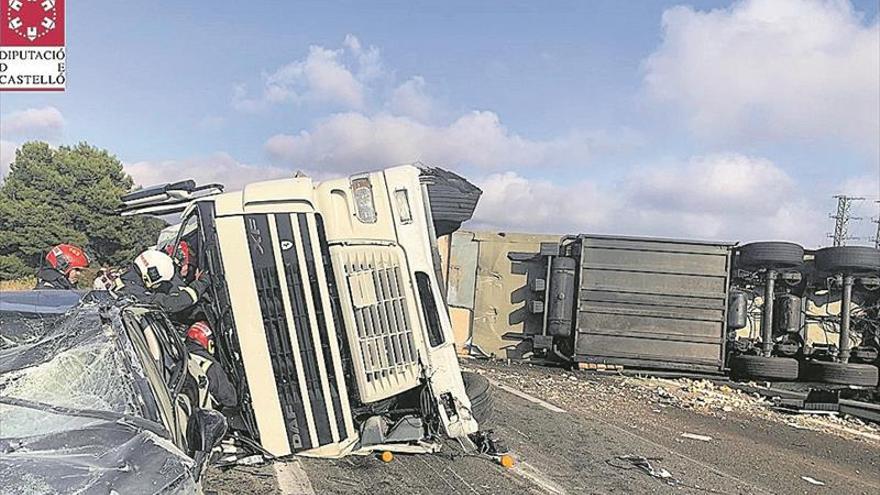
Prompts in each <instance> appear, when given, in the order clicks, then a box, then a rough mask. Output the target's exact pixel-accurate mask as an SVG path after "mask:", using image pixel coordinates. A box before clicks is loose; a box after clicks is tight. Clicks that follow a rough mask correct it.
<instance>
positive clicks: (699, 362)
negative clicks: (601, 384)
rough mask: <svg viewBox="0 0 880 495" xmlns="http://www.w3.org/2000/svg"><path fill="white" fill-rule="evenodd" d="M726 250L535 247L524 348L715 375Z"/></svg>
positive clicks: (648, 244)
mask: <svg viewBox="0 0 880 495" xmlns="http://www.w3.org/2000/svg"><path fill="white" fill-rule="evenodd" d="M733 246H734V245H733V244H732V243H710V242H699V241H687V240H673V239H660V238H647V237H624V236H601V235H579V236H569V237H565V238H563V240H562V242H560V243H559V244H544V245H542V249H541V252H540V253H539V254H540V256H541V257H542V258H543V260H544V265H545V267H546V268H545V276H544V277H542V278H537V279H536V280H537V281H536V282H535V283H534V286H533V287H534V288H536V289H543V290H536V291H534V292H535V295H536V296H537V297H536V300H535V302H534V303H532V306H533V309H534V310H536V311H539V312H540V313H542V323H543V324H542V326H541V332H540V334H535V335H532V336H531V337H530V338H531V340H532V342H533V346H534V348H535V349H536V350H539V351H540V350H545V349H550V350H551V351H552V352H553V354H555V355H561V356H565V357H567V358H569V359H571V360H572V361H573V362H575V363H593V364H612V365H621V366H627V367H635V368H653V369H667V370H681V371H696V372H703V373H721V372H723V370H724V364H725V354H726V342H727V338H726V336H727V320H728V298H729V291H730V284H729V280H730V268H731V259H732V252H733V251H732V248H733ZM514 259H515V260H516V259H517V257H516V256H514ZM536 303H537V304H536Z"/></svg>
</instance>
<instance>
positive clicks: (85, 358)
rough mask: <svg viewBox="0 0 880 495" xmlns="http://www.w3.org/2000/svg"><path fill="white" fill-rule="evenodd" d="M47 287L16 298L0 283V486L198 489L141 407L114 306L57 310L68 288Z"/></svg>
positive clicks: (141, 390)
mask: <svg viewBox="0 0 880 495" xmlns="http://www.w3.org/2000/svg"><path fill="white" fill-rule="evenodd" d="M54 292H56V293H58V294H59V299H58V300H52V299H51V298H49V299H48V300H46V299H45V298H46V297H48V296H49V295H48V294H44V295H42V296H40V304H39V305H36V306H35V305H32V304H28V298H27V297H26V296H24V295H23V296H22V297H21V298H18V299H15V301H16V302H15V303H14V304H23V305H24V306H28V307H25V308H21V306H19V307H11V305H12V304H13V298H6V293H4V297H3V299H4V303H9V304H4V306H3V307H2V308H0V316H2V318H0V323H2V325H3V333H4V337H6V339H5V340H4V342H3V344H2V345H0V418H2V420H0V495H5V494H7V493H8V494H13V493H14V494H19V493H53V494H55V493H76V494H92V493H95V494H102V495H106V494H128V493H138V494H140V493H146V494H160V493H163V494H164V493H172V494H175V493H198V492H199V488H198V484H197V482H196V480H195V479H194V474H193V472H192V468H193V461H192V459H191V458H190V457H188V456H186V455H185V453H184V452H182V451H181V450H180V449H179V448H178V447H177V446H175V445H174V444H173V443H172V442H171V441H169V440H167V439H166V436H167V435H168V433H167V431H166V430H165V429H164V427H163V426H161V425H160V424H158V423H156V422H155V421H154V420H151V419H147V417H146V416H144V415H143V414H145V411H147V410H150V407H149V406H150V404H153V403H154V402H153V401H154V399H152V398H150V397H151V396H149V395H148V394H149V393H150V392H149V391H148V390H146V389H145V385H144V384H143V382H144V380H145V379H144V378H143V370H142V369H141V367H140V364H139V362H138V361H137V359H136V358H135V357H134V352H133V350H132V348H131V343H130V342H129V341H128V340H127V337H126V334H125V332H124V330H123V326H122V321H121V318H120V314H121V313H120V312H121V309H120V308H119V307H117V306H107V305H101V304H98V303H94V302H84V303H79V304H77V305H76V306H74V307H73V308H72V309H70V310H69V311H67V312H66V313H64V314H63V315H60V316H59V315H56V314H55V313H54V311H53V308H56V307H63V306H64V305H66V304H68V303H69V302H70V300H71V299H73V298H72V297H69V296H70V294H65V293H64V292H63V291H54ZM30 302H32V301H30ZM21 309H24V311H20V310H21ZM47 315H52V316H53V317H52V318H50V319H46V318H45V317H46V316H47ZM8 329H16V330H17V331H16V332H14V333H10V334H9V335H8V336H7V335H6V333H7V330H8ZM152 407H155V406H152ZM147 416H150V415H147Z"/></svg>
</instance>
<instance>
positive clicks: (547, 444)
mask: <svg viewBox="0 0 880 495" xmlns="http://www.w3.org/2000/svg"><path fill="white" fill-rule="evenodd" d="M464 365H465V367H467V368H469V369H470V370H472V371H476V372H478V373H482V374H483V375H485V376H487V377H488V378H490V380H492V381H493V383H494V384H495V386H494V388H493V390H494V394H495V414H494V417H493V420H492V423H491V424H490V425H488V428H490V429H493V430H494V431H495V432H496V434H497V435H498V436H499V437H501V438H502V439H503V440H504V441H506V443H507V444H508V446H509V447H510V449H511V451H512V452H513V453H514V455H515V456H516V458H517V459H518V463H517V465H516V467H515V468H513V469H509V470H508V469H504V468H502V467H501V466H498V465H496V464H494V463H492V462H491V461H489V460H487V459H484V458H478V457H471V456H462V455H461V453H460V450H459V449H457V448H455V446H452V445H450V446H448V448H445V449H444V451H443V452H441V453H440V454H435V455H430V456H429V455H414V456H403V455H398V456H397V457H396V458H395V460H394V461H393V462H391V463H389V464H385V463H382V462H380V461H379V460H378V459H376V458H374V457H356V458H347V459H341V460H322V459H305V458H304V459H299V460H298V461H294V462H293V463H291V464H289V466H291V467H293V468H295V470H296V472H298V473H300V474H301V478H302V479H305V478H307V482H306V486H305V487H303V485H302V484H301V483H302V479H300V480H299V481H298V482H299V483H300V484H296V483H293V482H291V481H290V475H289V474H285V472H284V471H279V470H278V467H277V466H274V467H273V466H263V467H253V466H249V467H242V468H236V469H234V470H232V471H228V472H225V473H220V472H219V471H211V472H209V475H208V478H207V480H206V483H205V489H206V492H208V493H218V494H225V493H266V494H269V493H310V492H309V491H308V490H309V489H310V490H312V491H313V492H314V493H319V494H324V493H354V494H383V493H394V494H397V495H399V494H402V493H415V494H434V493H444V494H447V493H457V494H495V493H502V494H513V493H517V494H518V493H535V494H540V493H549V494H563V493H567V494H575V493H577V494H587V493H673V492H674V493H719V494H751V493H831V492H834V493H836V494H849V493H852V494H875V493H880V430H878V428H877V427H875V426H874V425H866V424H864V423H862V422H860V421H858V420H852V419H848V418H836V417H821V418H816V417H804V416H791V415H787V414H783V413H778V412H775V411H773V410H772V409H771V408H770V407H769V406H770V404H769V403H768V401H766V400H765V399H760V398H758V397H756V396H753V395H750V394H746V393H743V392H740V391H737V390H733V389H730V388H728V387H726V386H723V385H722V386H718V385H714V384H712V383H710V382H706V381H693V380H668V379H650V378H633V377H623V376H616V375H599V374H587V373H586V372H568V371H564V370H560V369H553V368H543V367H533V366H528V365H516V364H514V365H506V364H503V363H497V362H496V363H487V362H477V361H467V362H466V363H464ZM542 401H544V402H542ZM626 456H642V457H644V458H647V460H648V463H649V464H650V469H652V470H653V472H654V473H655V475H656V476H651V475H649V474H648V472H647V471H648V469H649V468H648V467H647V466H644V467H638V466H636V465H635V464H638V462H636V463H635V464H634V462H633V461H632V460H627V458H626ZM630 459H632V458H630ZM283 467H284V466H283ZM279 473H280V474H279ZM279 486H280V487H283V488H279ZM291 487H293V488H291Z"/></svg>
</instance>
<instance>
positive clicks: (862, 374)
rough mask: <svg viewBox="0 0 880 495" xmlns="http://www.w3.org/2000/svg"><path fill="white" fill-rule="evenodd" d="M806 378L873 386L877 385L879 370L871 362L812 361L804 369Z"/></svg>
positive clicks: (840, 383) (815, 380)
mask: <svg viewBox="0 0 880 495" xmlns="http://www.w3.org/2000/svg"><path fill="white" fill-rule="evenodd" d="M804 378H806V379H807V380H808V381H811V382H822V383H833V384H835V385H857V386H861V387H873V386H876V385H877V379H878V370H877V367H876V366H874V365H871V364H857V363H831V362H828V361H811V362H809V363H807V365H806V367H805V369H804Z"/></svg>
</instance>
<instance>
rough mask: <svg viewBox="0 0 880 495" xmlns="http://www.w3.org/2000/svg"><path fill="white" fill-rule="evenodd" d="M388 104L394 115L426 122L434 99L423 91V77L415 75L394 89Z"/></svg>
mask: <svg viewBox="0 0 880 495" xmlns="http://www.w3.org/2000/svg"><path fill="white" fill-rule="evenodd" d="M388 106H389V109H390V110H391V113H393V114H395V115H402V116H404V117H412V118H413V119H415V120H418V121H420V122H427V121H430V120H431V114H432V110H434V101H433V100H432V99H431V97H430V96H429V95H428V93H427V92H425V79H424V78H423V77H421V76H415V77H412V78H410V79H409V80H407V81H405V82H404V83H403V84H401V85H400V86H398V87H397V88H395V89H394V92H393V93H392V94H391V100H390V101H389V102H388Z"/></svg>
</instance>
